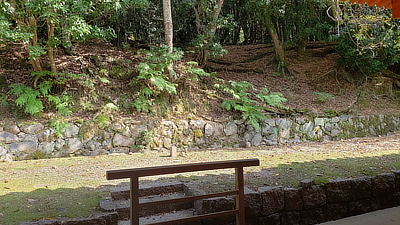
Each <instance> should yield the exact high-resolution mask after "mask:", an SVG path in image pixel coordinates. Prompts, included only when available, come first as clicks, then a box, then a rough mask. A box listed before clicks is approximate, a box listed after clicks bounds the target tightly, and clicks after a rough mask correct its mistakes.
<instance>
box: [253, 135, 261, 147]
mask: <svg viewBox="0 0 400 225" xmlns="http://www.w3.org/2000/svg"><path fill="white" fill-rule="evenodd" d="M261 141H262V136H261V133H256V135H255V136H254V137H253V139H252V140H251V145H252V146H259V145H260V144H261Z"/></svg>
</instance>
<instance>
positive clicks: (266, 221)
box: [259, 213, 281, 225]
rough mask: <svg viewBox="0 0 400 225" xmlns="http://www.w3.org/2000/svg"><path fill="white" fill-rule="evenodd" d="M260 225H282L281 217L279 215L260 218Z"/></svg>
mask: <svg viewBox="0 0 400 225" xmlns="http://www.w3.org/2000/svg"><path fill="white" fill-rule="evenodd" d="M259 224H260V225H281V215H280V214H279V213H274V214H270V215H268V216H262V217H260V223H259Z"/></svg>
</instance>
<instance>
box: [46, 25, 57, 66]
mask: <svg viewBox="0 0 400 225" xmlns="http://www.w3.org/2000/svg"><path fill="white" fill-rule="evenodd" d="M47 34H48V43H47V45H48V47H47V50H48V56H49V61H50V68H51V72H53V73H54V74H56V73H57V68H56V62H55V60H54V58H55V55H54V46H53V45H54V43H52V39H53V36H54V23H52V22H50V21H47Z"/></svg>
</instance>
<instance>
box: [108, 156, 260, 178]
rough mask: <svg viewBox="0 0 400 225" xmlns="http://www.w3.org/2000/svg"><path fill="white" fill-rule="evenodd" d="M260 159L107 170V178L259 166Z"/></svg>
mask: <svg viewBox="0 0 400 225" xmlns="http://www.w3.org/2000/svg"><path fill="white" fill-rule="evenodd" d="M259 165H260V161H259V160H258V159H243V160H230V161H218V162H204V163H192V164H183V165H170V166H157V167H143V168H134V169H122V170H110V171H107V180H115V179H125V178H131V177H147V176H155V175H164V174H174V173H186V172H196V171H204V170H219V169H227V168H237V167H247V166H259Z"/></svg>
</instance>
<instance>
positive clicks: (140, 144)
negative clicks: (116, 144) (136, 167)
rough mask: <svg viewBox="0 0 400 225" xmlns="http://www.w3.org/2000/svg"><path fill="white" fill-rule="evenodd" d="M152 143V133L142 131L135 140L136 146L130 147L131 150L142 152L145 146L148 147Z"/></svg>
mask: <svg viewBox="0 0 400 225" xmlns="http://www.w3.org/2000/svg"><path fill="white" fill-rule="evenodd" d="M152 141H153V132H152V131H147V130H144V131H142V132H141V133H140V138H138V139H137V140H136V143H137V144H136V145H134V146H132V148H135V149H138V150H143V149H144V148H145V147H146V146H148V145H149V144H150V143H151V142H152Z"/></svg>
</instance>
